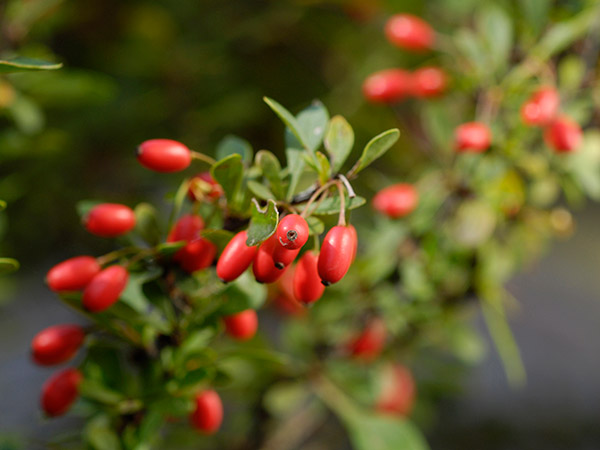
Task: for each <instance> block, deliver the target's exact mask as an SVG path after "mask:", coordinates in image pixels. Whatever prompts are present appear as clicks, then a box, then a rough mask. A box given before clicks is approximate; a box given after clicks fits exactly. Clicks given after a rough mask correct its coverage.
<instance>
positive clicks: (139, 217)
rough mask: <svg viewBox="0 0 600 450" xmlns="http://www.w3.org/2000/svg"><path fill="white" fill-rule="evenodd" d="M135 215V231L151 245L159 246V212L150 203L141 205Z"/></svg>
mask: <svg viewBox="0 0 600 450" xmlns="http://www.w3.org/2000/svg"><path fill="white" fill-rule="evenodd" d="M133 212H134V213H135V231H136V232H137V233H138V234H139V235H140V236H141V237H142V238H143V239H144V240H145V241H146V242H147V243H148V244H149V245H152V246H154V245H158V244H159V243H160V241H161V233H160V226H159V225H158V212H157V211H156V208H155V207H154V206H152V205H151V204H150V203H139V204H138V205H137V206H136V207H135V209H134V210H133Z"/></svg>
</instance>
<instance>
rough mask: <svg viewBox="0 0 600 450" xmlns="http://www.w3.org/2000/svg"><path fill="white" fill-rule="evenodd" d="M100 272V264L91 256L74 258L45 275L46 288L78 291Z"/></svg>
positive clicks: (58, 290)
mask: <svg viewBox="0 0 600 450" xmlns="http://www.w3.org/2000/svg"><path fill="white" fill-rule="evenodd" d="M98 272H100V264H98V262H97V261H96V259H95V258H92V257H91V256H76V257H74V258H69V259H67V260H66V261H63V262H61V263H59V264H57V265H55V266H54V267H53V268H52V269H50V270H49V271H48V274H47V275H46V283H47V284H48V287H49V288H50V289H51V290H53V291H55V292H60V291H78V290H79V289H83V288H84V287H86V286H87V284H88V283H89V282H90V281H91V280H92V278H94V276H95V275H96V274H97V273H98Z"/></svg>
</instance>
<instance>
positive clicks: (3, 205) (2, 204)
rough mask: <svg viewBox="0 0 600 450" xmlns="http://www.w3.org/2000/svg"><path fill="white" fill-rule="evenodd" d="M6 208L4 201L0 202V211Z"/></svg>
mask: <svg viewBox="0 0 600 450" xmlns="http://www.w3.org/2000/svg"><path fill="white" fill-rule="evenodd" d="M6 206H7V205H6V202H5V201H4V200H0V211H4V210H5V209H6Z"/></svg>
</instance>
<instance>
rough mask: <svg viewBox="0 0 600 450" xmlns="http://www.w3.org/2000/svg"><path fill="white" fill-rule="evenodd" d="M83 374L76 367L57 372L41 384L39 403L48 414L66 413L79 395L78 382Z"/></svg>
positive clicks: (58, 414)
mask: <svg viewBox="0 0 600 450" xmlns="http://www.w3.org/2000/svg"><path fill="white" fill-rule="evenodd" d="M82 379H83V376H82V375H81V373H80V372H79V371H78V370H77V369H73V368H69V369H65V370H62V371H60V372H58V373H57V374H55V375H53V376H52V377H51V378H50V379H48V380H47V381H46V382H45V383H44V385H43V386H42V398H41V405H42V409H43V410H44V412H45V413H46V414H47V415H49V416H60V415H62V414H64V413H66V412H67V411H68V410H69V408H70V407H71V405H72V404H73V402H74V401H75V400H76V399H77V396H78V395H79V383H81V380H82Z"/></svg>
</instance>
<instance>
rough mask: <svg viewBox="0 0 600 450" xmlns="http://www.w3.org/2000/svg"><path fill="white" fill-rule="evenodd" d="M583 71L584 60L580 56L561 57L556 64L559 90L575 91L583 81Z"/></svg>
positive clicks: (584, 70) (584, 69)
mask: <svg viewBox="0 0 600 450" xmlns="http://www.w3.org/2000/svg"><path fill="white" fill-rule="evenodd" d="M585 72H586V67H585V62H584V61H583V59H582V58H581V57H579V56H576V55H569V56H566V57H564V58H562V59H561V61H560V64H559V65H558V79H559V81H560V87H561V90H567V91H576V90H577V89H578V88H579V86H581V83H582V82H583V78H584V77H585Z"/></svg>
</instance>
